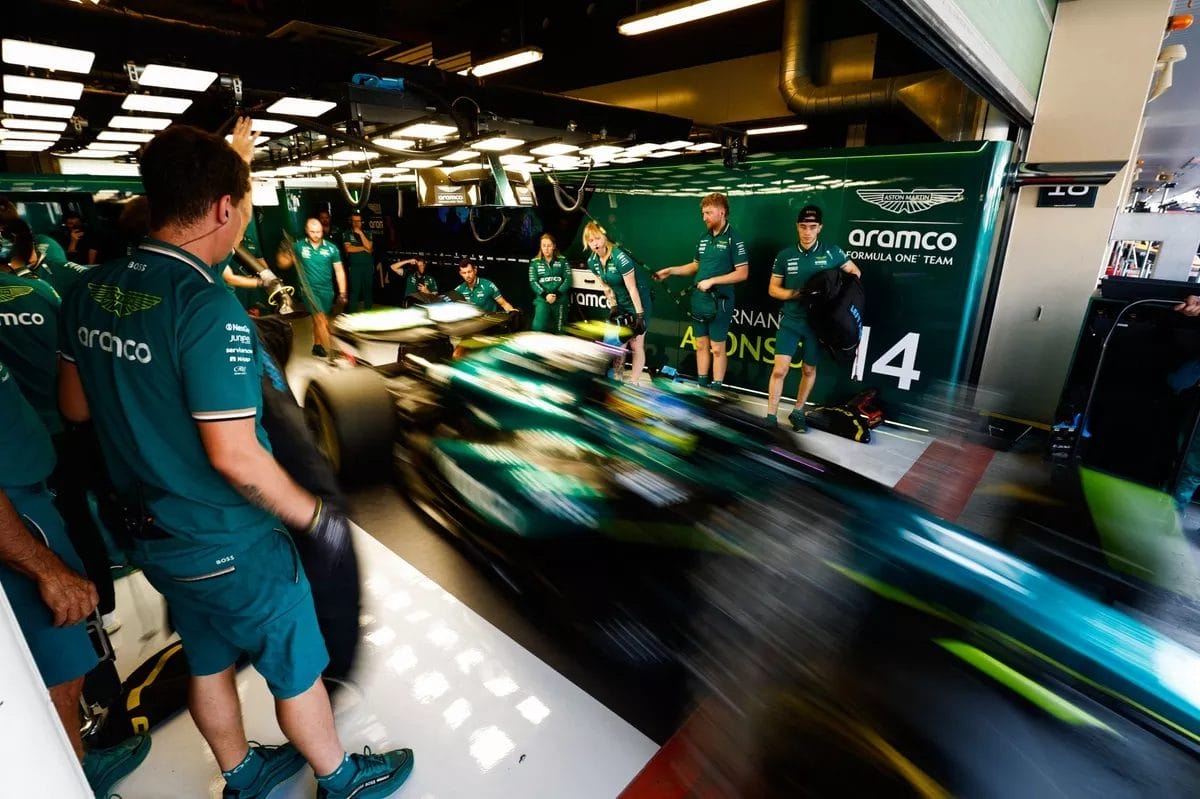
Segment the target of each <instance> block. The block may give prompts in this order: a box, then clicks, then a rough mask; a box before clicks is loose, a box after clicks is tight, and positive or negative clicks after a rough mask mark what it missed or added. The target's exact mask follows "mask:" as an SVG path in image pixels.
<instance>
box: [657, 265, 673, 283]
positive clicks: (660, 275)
mask: <svg viewBox="0 0 1200 799" xmlns="http://www.w3.org/2000/svg"><path fill="white" fill-rule="evenodd" d="M670 276H671V267H669V266H664V267H663V268H662V269H659V270H658V271H657V272H655V273H654V279H655V280H666V279H667V278H669V277H670Z"/></svg>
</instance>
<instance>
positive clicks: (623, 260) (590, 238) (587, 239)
mask: <svg viewBox="0 0 1200 799" xmlns="http://www.w3.org/2000/svg"><path fill="white" fill-rule="evenodd" d="M583 243H584V244H585V245H586V246H587V248H588V250H589V251H590V254H589V255H588V261H587V266H588V269H589V270H590V271H591V272H592V273H593V274H595V275H596V276H597V277H599V278H600V281H601V282H602V283H603V284H604V294H605V296H606V297H607V298H608V307H609V309H610V310H611V312H612V316H613V317H615V316H617V315H622V314H627V315H629V316H632V317H633V322H632V324H630V325H629V327H631V328H633V338H631V339H630V340H629V342H628V345H627V346H628V347H629V351H630V352H632V353H633V366H632V374H631V375H630V376H629V382H631V383H637V382H638V381H639V380H641V377H642V370H643V369H644V368H645V366H646V346H645V339H646V317H648V316H649V315H650V313H651V310H652V304H651V299H650V281H649V280H648V279H647V277H646V273H645V271H644V270H640V269H638V268H637V263H635V262H634V260H633V258H631V257H630V256H629V253H627V252H625V251H624V250H622V249H621V248H620V247H618V246H617V245H615V244H613V243H612V241H610V240H609V238H608V234H607V233H606V232H605V231H604V228H602V227H600V225H598V224H597V223H595V222H588V223H587V224H586V225H584V226H583ZM624 361H625V359H624V358H620V359H619V360H618V362H617V363H614V365H613V366H614V371H615V372H616V374H617V375H618V376H620V375H621V372H622V371H623V370H624V367H625V363H624Z"/></svg>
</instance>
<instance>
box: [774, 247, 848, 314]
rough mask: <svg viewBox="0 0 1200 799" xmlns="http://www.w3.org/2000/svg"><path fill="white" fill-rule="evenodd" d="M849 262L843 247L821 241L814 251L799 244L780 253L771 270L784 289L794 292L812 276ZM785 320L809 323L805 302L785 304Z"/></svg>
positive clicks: (802, 286)
mask: <svg viewBox="0 0 1200 799" xmlns="http://www.w3.org/2000/svg"><path fill="white" fill-rule="evenodd" d="M849 260H850V259H849V258H848V257H846V253H845V252H844V251H843V250H842V248H841V247H838V246H837V245H835V244H825V243H823V242H821V241H820V240H817V241H816V242H814V243H813V246H812V248H811V249H808V250H806V249H804V248H803V247H801V246H800V245H799V244H793V245H792V246H790V247H788V248H786V249H783V250H780V251H779V254H778V255H776V256H775V263H774V265H773V266H772V267H771V274H772V275H780V276H781V277H782V278H783V287H784V288H785V289H789V290H791V291H799V290H801V289H803V288H804V284H806V283H807V282H808V280H809V278H811V277H812V276H813V275H815V274H817V273H818V272H820V271H821V270H823V269H840V268H841V267H843V266H845V265H846V263H847V262H848V261H849ZM783 316H785V317H788V318H791V319H807V318H808V306H806V305H805V304H804V301H803V300H802V299H799V298H797V299H794V300H784V302H783Z"/></svg>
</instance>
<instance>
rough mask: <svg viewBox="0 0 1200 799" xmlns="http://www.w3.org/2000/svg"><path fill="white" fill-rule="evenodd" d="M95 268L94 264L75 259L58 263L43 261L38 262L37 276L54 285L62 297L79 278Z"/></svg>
mask: <svg viewBox="0 0 1200 799" xmlns="http://www.w3.org/2000/svg"><path fill="white" fill-rule="evenodd" d="M95 268H96V267H95V266H94V265H88V264H77V263H75V262H74V261H63V262H62V263H57V264H55V263H50V262H49V261H42V262H41V263H39V264H38V268H37V276H38V277H39V278H41V279H42V280H45V281H46V282H47V283H49V284H50V285H51V286H53V287H54V290H55V291H57V292H58V295H59V296H60V297H65V296H66V295H67V292H68V291H70V289H71V287H72V286H74V285H75V284H76V283H77V282H79V278H81V277H83V276H84V275H86V274H87V273H88V270H91V269H95Z"/></svg>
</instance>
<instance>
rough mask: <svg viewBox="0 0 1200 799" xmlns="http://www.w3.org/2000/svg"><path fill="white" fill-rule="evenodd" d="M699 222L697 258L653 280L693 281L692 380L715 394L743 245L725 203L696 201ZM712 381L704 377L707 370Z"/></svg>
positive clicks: (711, 198)
mask: <svg viewBox="0 0 1200 799" xmlns="http://www.w3.org/2000/svg"><path fill="white" fill-rule="evenodd" d="M700 216H701V217H702V218H703V220H704V226H705V227H706V228H708V233H706V234H705V235H704V236H702V237H701V239H700V243H699V244H697V245H696V257H695V258H694V259H692V261H691V262H690V263H686V264H683V265H682V266H668V267H666V268H664V269H660V270H658V271H657V272H655V273H654V279H655V280H666V279H667V278H668V277H670V276H672V275H695V276H696V283H695V287H694V288H693V291H692V300H691V317H692V332H693V334H694V335H695V337H696V375H697V378H698V379H699V382H700V385H702V386H707V385H712V387H713V388H720V387H721V385H722V384H723V383H724V382H725V370H726V369H727V367H728V365H729V355H728V353H727V352H726V351H725V342H726V339H728V338H729V325H730V324H731V323H732V322H733V296H734V289H733V287H734V284H736V283H741V282H742V281H744V280H745V279H746V278H747V277H749V276H750V262H749V260H748V259H747V256H746V243H745V242H744V241H742V238H741V236H739V235H738V234H737V233H736V232H735V231H734V229H733V226H732V225H730V224H729V200H728V199H726V197H725V195H724V194H718V193H714V194H708V195H705V197H704V198H703V199H702V200H700ZM710 365H711V367H712V377H711V378H710V377H709V374H708V370H709V366H710Z"/></svg>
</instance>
